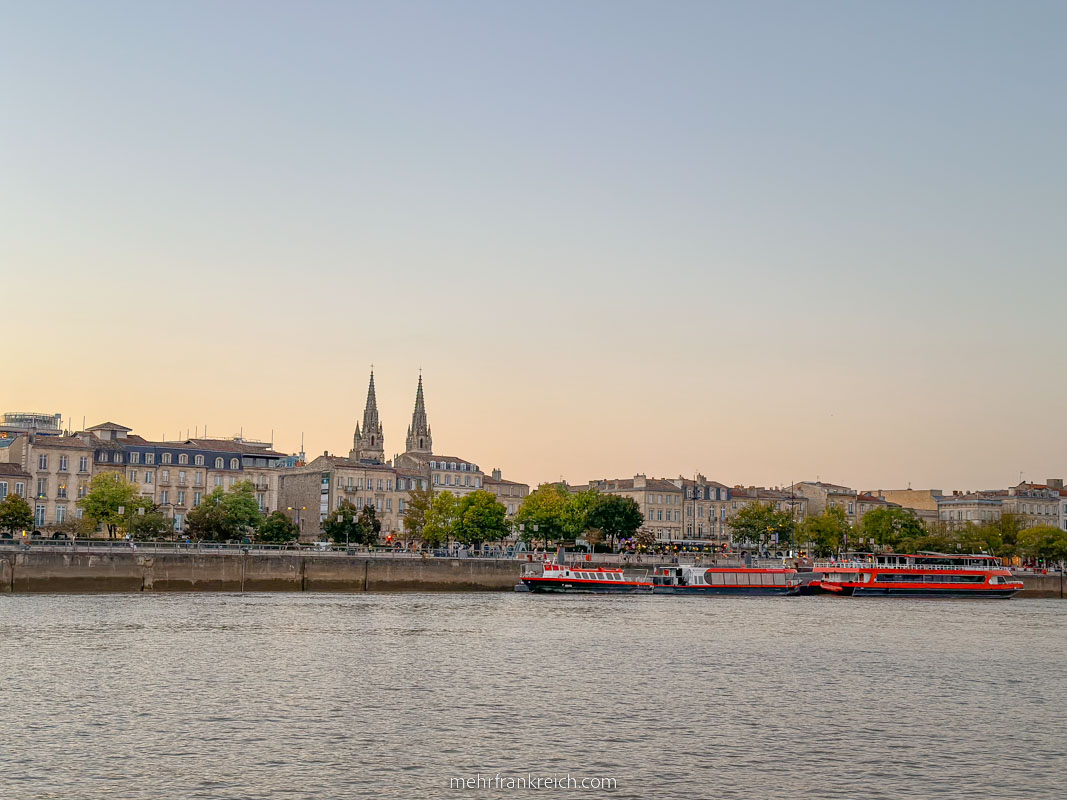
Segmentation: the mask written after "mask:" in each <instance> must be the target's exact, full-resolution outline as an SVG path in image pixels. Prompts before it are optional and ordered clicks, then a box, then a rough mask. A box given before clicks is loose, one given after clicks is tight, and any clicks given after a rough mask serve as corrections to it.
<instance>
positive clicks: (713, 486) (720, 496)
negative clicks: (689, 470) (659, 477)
mask: <svg viewBox="0 0 1067 800" xmlns="http://www.w3.org/2000/svg"><path fill="white" fill-rule="evenodd" d="M671 482H672V483H674V484H675V485H676V486H678V487H679V488H680V489H681V490H682V493H683V501H682V506H683V508H682V517H683V519H684V521H685V525H684V530H683V532H682V540H683V541H686V542H696V543H701V544H702V543H704V542H708V543H710V544H712V545H715V546H718V547H722V546H723V545H726V546H729V544H730V527H729V522H728V521H727V520H728V518H729V516H730V502H729V501H730V496H731V492H730V488H729V487H728V486H726V485H725V484H723V483H719V482H717V481H709V480H708V479H707V478H705V477H704V476H703V475H701V474H699V473H698V474H697V475H696V476H695V477H693V478H691V479H690V478H683V477H681V476H679V477H678V479H677V480H674V481H671Z"/></svg>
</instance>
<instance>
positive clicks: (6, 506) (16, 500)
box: [0, 494, 33, 535]
mask: <svg viewBox="0 0 1067 800" xmlns="http://www.w3.org/2000/svg"><path fill="white" fill-rule="evenodd" d="M32 527H33V509H32V508H30V504H29V503H27V502H26V501H25V500H23V499H22V498H21V497H19V496H18V495H17V494H9V495H8V496H7V497H5V498H4V499H3V500H0V531H8V532H9V533H11V534H12V535H14V534H15V533H17V532H19V531H24V530H29V529H30V528H32Z"/></svg>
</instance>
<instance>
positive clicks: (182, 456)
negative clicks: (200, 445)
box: [178, 453, 189, 464]
mask: <svg viewBox="0 0 1067 800" xmlns="http://www.w3.org/2000/svg"><path fill="white" fill-rule="evenodd" d="M178 463H179V464H188V463H189V454H188V453H179V454H178Z"/></svg>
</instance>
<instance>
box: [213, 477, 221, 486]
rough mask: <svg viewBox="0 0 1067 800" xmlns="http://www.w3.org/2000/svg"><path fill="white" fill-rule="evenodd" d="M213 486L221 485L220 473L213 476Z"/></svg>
mask: <svg viewBox="0 0 1067 800" xmlns="http://www.w3.org/2000/svg"><path fill="white" fill-rule="evenodd" d="M215 486H222V476H221V475H216V476H215Z"/></svg>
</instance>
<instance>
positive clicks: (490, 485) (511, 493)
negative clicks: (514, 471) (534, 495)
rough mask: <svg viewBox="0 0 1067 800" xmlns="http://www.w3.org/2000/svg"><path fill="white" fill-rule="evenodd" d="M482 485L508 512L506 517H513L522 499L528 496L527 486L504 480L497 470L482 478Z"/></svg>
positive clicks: (528, 487)
mask: <svg viewBox="0 0 1067 800" xmlns="http://www.w3.org/2000/svg"><path fill="white" fill-rule="evenodd" d="M482 485H483V487H484V488H485V490H486V491H487V492H490V493H491V494H492V495H493V496H494V497H496V499H497V501H498V502H500V503H502V504H503V505H504V507H505V508H506V509H507V510H508V517H513V516H515V512H516V511H518V510H519V506H521V505H522V501H523V498H525V497H526V496H527V495H528V494H530V486H529V485H528V484H525V483H519V482H518V481H509V480H506V479H505V478H504V477H503V473H502V472H501V471H500V470H499V469H494V470H493V471H492V473H491V474H490V475H489V476H488V477H486V478H484V480H483V484H482Z"/></svg>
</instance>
